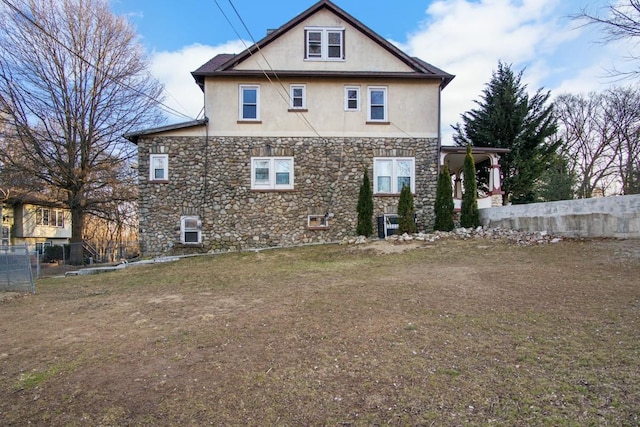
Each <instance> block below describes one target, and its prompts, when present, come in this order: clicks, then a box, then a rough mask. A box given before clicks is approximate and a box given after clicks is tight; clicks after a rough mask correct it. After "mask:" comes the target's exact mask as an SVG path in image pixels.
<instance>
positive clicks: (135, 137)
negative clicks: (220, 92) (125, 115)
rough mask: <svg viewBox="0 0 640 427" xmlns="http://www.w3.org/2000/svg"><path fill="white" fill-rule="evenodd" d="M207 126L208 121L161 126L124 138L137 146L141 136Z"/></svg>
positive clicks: (127, 135)
mask: <svg viewBox="0 0 640 427" xmlns="http://www.w3.org/2000/svg"><path fill="white" fill-rule="evenodd" d="M205 124H207V119H201V120H191V121H189V122H182V123H175V124H171V125H166V126H160V127H156V128H151V129H143V130H139V131H135V132H130V133H127V134H124V135H123V137H124V138H126V139H128V140H129V141H131V142H133V143H134V144H137V143H138V139H139V138H140V137H141V136H145V135H151V134H154V133H160V132H167V131H171V130H178V129H184V128H190V127H194V126H203V125H205Z"/></svg>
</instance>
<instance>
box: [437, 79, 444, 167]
mask: <svg viewBox="0 0 640 427" xmlns="http://www.w3.org/2000/svg"><path fill="white" fill-rule="evenodd" d="M443 84H444V77H442V78H440V87H439V89H438V152H437V154H436V158H437V168H436V170H437V171H438V176H440V152H441V148H442V85H443Z"/></svg>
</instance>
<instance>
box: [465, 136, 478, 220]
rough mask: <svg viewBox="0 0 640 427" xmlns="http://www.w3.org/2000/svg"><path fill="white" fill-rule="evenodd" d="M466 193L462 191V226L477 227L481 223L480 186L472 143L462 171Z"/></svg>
mask: <svg viewBox="0 0 640 427" xmlns="http://www.w3.org/2000/svg"><path fill="white" fill-rule="evenodd" d="M462 179H463V180H464V193H462V208H461V209H460V226H462V227H465V228H470V227H472V228H475V227H477V226H479V225H480V213H479V212H478V187H477V185H476V166H475V164H474V162H473V156H472V155H471V145H469V144H467V155H466V156H465V158H464V169H463V171H462Z"/></svg>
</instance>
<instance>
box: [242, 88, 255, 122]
mask: <svg viewBox="0 0 640 427" xmlns="http://www.w3.org/2000/svg"><path fill="white" fill-rule="evenodd" d="M245 90H255V91H256V103H255V105H256V117H245V116H244V106H245V102H244V91H245ZM246 104H247V105H249V104H250V103H246ZM238 120H240V121H243V122H257V121H260V85H250V84H247V85H245V84H242V85H240V86H239V87H238Z"/></svg>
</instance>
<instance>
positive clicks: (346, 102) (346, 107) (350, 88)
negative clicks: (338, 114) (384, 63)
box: [344, 86, 360, 111]
mask: <svg viewBox="0 0 640 427" xmlns="http://www.w3.org/2000/svg"><path fill="white" fill-rule="evenodd" d="M349 91H355V92H356V98H355V100H356V104H357V105H356V108H349V99H350V98H349ZM344 111H360V86H345V87H344Z"/></svg>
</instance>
